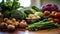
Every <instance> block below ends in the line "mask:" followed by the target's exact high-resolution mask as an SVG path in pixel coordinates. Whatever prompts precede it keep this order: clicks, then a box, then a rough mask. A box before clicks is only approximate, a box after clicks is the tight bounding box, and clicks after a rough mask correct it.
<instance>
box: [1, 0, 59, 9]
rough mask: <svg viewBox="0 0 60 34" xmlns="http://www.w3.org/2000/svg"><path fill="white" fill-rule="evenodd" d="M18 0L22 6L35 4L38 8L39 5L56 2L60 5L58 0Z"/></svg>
mask: <svg viewBox="0 0 60 34" xmlns="http://www.w3.org/2000/svg"><path fill="white" fill-rule="evenodd" d="M1 1H2V0H0V2H1ZM5 1H6V0H5ZM7 1H12V0H7ZM18 2H19V3H20V4H21V6H24V7H30V6H37V7H38V8H41V6H43V5H46V4H57V5H58V6H59V7H60V0H19V1H18Z"/></svg>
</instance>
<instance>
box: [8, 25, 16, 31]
mask: <svg viewBox="0 0 60 34" xmlns="http://www.w3.org/2000/svg"><path fill="white" fill-rule="evenodd" d="M7 28H8V30H14V29H15V26H14V25H8V26H7Z"/></svg>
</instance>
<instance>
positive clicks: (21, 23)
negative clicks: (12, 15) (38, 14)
mask: <svg viewBox="0 0 60 34" xmlns="http://www.w3.org/2000/svg"><path fill="white" fill-rule="evenodd" d="M19 26H20V27H23V28H24V27H26V26H27V23H26V22H25V20H22V21H21V22H20V23H19Z"/></svg>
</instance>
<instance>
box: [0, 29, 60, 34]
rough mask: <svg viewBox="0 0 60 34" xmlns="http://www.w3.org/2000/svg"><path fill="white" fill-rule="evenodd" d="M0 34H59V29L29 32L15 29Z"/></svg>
mask: <svg viewBox="0 0 60 34" xmlns="http://www.w3.org/2000/svg"><path fill="white" fill-rule="evenodd" d="M0 34H60V28H56V29H52V30H39V31H29V30H25V29H17V30H16V31H11V32H8V31H0Z"/></svg>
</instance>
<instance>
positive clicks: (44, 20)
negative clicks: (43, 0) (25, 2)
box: [0, 0, 60, 31]
mask: <svg viewBox="0 0 60 34" xmlns="http://www.w3.org/2000/svg"><path fill="white" fill-rule="evenodd" d="M19 8H22V9H19ZM18 9H19V10H18ZM59 24H60V12H59V11H58V6H57V5H55V4H48V5H45V6H43V7H42V10H41V9H39V8H37V7H36V6H32V7H30V8H25V7H23V6H20V3H18V0H13V1H7V2H5V1H4V0H2V2H1V3H0V29H2V30H4V29H7V30H15V29H17V28H27V29H28V30H33V31H35V30H41V29H53V28H58V27H60V25H59Z"/></svg>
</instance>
